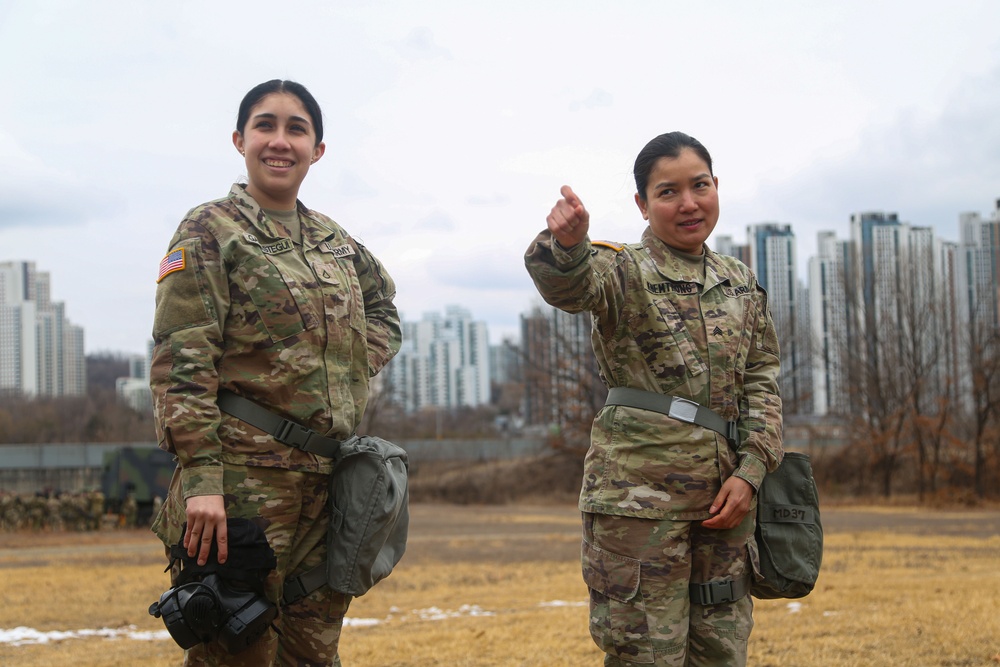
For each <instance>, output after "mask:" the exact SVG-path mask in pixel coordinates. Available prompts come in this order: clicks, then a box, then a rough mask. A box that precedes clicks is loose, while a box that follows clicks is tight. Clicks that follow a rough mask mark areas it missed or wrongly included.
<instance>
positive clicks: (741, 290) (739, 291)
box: [722, 285, 750, 297]
mask: <svg viewBox="0 0 1000 667" xmlns="http://www.w3.org/2000/svg"><path fill="white" fill-rule="evenodd" d="M722 291H723V293H724V294H725V295H726V296H728V297H737V296H746V295H748V294H750V286H749V285H736V286H735V287H729V286H728V285H723V287H722Z"/></svg>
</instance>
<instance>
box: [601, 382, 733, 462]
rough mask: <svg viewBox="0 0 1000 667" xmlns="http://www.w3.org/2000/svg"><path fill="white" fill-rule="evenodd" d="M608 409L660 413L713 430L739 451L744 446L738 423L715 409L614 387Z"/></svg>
mask: <svg viewBox="0 0 1000 667" xmlns="http://www.w3.org/2000/svg"><path fill="white" fill-rule="evenodd" d="M604 405H624V406H627V407H630V408H639V409H640V410H651V411H653V412H659V413H660V414H664V415H667V416H668V417H672V418H674V419H676V420H678V421H682V422H685V423H687V424H697V425H698V426H704V427H705V428H708V429H711V430H713V431H715V432H716V433H719V434H721V435H722V437H724V438H725V439H726V440H728V441H729V444H730V445H732V446H733V447H734V448H738V447H739V444H740V434H739V430H738V429H737V428H736V422H734V421H732V422H727V421H726V420H725V419H723V418H722V417H720V416H719V415H717V414H716V413H715V412H714V411H712V410H711V409H709V408H706V407H705V406H703V405H699V404H697V403H695V402H694V401H689V400H688V399H686V398H678V397H677V396H668V395H666V394H657V393H656V392H653V391H646V390H644V389H632V388H631V387H612V388H611V390H610V391H609V392H608V400H607V401H605V402H604Z"/></svg>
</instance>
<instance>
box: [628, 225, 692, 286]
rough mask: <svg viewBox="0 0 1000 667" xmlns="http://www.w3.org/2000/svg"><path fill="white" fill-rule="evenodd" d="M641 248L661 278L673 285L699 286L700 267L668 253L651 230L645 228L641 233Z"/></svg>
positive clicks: (664, 245)
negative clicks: (689, 284) (687, 284)
mask: <svg viewBox="0 0 1000 667" xmlns="http://www.w3.org/2000/svg"><path fill="white" fill-rule="evenodd" d="M642 246H643V247H644V248H645V249H646V253H647V254H648V255H649V258H650V259H651V260H653V266H655V267H656V270H657V271H658V272H659V274H660V275H661V276H663V277H664V278H666V279H667V280H670V281H673V282H675V283H695V284H697V285H701V283H702V275H701V267H697V268H696V267H694V266H692V265H691V263H690V262H685V261H684V260H683V259H681V258H680V257H678V256H677V255H675V254H674V253H672V252H670V248H668V247H667V244H665V243H664V242H663V241H661V240H660V238H659V237H658V236H656V234H654V233H653V230H652V229H651V228H649V227H646V230H645V231H644V232H643V233H642Z"/></svg>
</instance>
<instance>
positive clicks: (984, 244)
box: [955, 198, 1000, 407]
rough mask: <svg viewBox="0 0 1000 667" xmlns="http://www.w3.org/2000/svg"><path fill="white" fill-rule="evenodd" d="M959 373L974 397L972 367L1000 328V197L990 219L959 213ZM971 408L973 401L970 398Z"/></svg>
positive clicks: (966, 391) (963, 388)
mask: <svg viewBox="0 0 1000 667" xmlns="http://www.w3.org/2000/svg"><path fill="white" fill-rule="evenodd" d="M955 272H956V274H957V279H956V285H957V287H956V290H957V292H958V296H957V298H956V306H955V310H956V317H955V319H956V321H957V325H956V329H957V331H956V336H955V339H956V341H957V345H958V358H959V360H958V364H959V368H960V369H961V370H960V372H959V373H958V374H957V377H958V378H959V380H960V382H961V387H960V390H961V391H962V394H963V395H964V396H968V397H971V396H972V381H973V373H972V367H973V365H974V364H977V363H981V360H980V359H977V358H976V357H977V356H979V355H982V354H986V353H987V351H988V350H989V349H990V346H989V344H988V343H987V341H988V340H989V339H990V338H991V336H992V335H993V334H994V333H995V332H996V331H997V330H1000V198H998V199H997V200H996V202H995V208H994V209H993V213H992V215H991V216H990V218H988V219H986V218H983V217H982V216H980V215H979V214H978V213H962V214H961V215H960V216H959V242H958V248H957V250H956V271H955ZM967 405H968V406H969V407H971V406H972V402H971V400H970V401H967Z"/></svg>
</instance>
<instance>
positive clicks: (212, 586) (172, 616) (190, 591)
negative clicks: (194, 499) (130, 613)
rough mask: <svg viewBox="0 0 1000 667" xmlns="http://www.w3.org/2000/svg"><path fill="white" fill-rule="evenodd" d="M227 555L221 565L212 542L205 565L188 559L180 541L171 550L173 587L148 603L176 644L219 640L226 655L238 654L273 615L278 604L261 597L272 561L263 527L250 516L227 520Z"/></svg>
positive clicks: (272, 557)
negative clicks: (174, 573) (175, 569)
mask: <svg viewBox="0 0 1000 667" xmlns="http://www.w3.org/2000/svg"><path fill="white" fill-rule="evenodd" d="M226 523H227V529H228V536H229V556H228V558H227V559H226V562H225V564H222V565H220V564H219V563H218V559H217V558H216V549H217V545H216V544H215V543H214V542H213V543H212V550H211V553H210V554H209V557H208V562H207V563H206V564H205V565H198V563H197V556H195V557H193V558H192V557H190V556H188V555H187V550H186V549H185V548H184V537H183V535H184V533H185V532H186V530H187V526H186V525H185V526H183V527H182V529H181V539H180V542H179V543H178V544H176V545H174V546H172V547H171V548H170V557H171V561H170V565H169V566H168V567H167V569H168V570H169V569H171V568H172V567H173V566H174V565H176V564H178V563H179V564H180V567H181V569H180V573H179V574H178V575H177V576H176V577H175V578H174V586H173V588H171V589H170V590H168V591H167V592H166V593H164V594H163V595H161V596H160V599H159V601H157V602H154V603H153V604H152V605H150V607H149V613H150V614H151V615H153V616H156V617H157V618H161V617H162V618H163V622H164V624H165V625H166V626H167V631H168V632H169V633H170V636H171V637H173V639H174V641H175V642H177V644H178V646H180V647H181V648H183V649H185V650H187V649H189V648H191V647H193V646H196V645H197V644H201V643H207V642H211V641H218V642H219V643H220V644H221V645H222V646H223V648H225V649H226V651H228V652H229V653H239V652H240V651H242V650H244V649H245V648H247V647H248V646H250V645H251V644H252V643H253V642H255V641H256V640H257V639H258V638H259V637H260V636H261V635H263V634H264V633H265V632H266V631H267V629H268V627H270V626H271V623H272V621H274V619H275V617H276V616H277V615H278V608H277V607H276V606H275V605H274V604H273V603H272V602H271V601H270V600H268V599H267V598H266V597H265V596H264V580H265V578H266V577H267V574H268V573H269V572H270V571H271V570H273V569H274V567H275V565H276V564H277V561H276V559H275V556H274V551H273V550H272V549H271V546H270V545H269V544H268V543H267V538H266V537H265V536H264V531H263V530H261V529H260V527H258V526H257V524H255V523H253V522H252V521H250V520H249V519H228V520H227V522H226Z"/></svg>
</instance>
